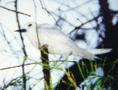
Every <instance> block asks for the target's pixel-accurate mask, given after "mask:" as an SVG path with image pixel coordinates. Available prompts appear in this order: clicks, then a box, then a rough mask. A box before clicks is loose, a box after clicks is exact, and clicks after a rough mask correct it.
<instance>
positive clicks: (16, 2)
mask: <svg viewBox="0 0 118 90" xmlns="http://www.w3.org/2000/svg"><path fill="white" fill-rule="evenodd" d="M15 9H16V20H17V24H18V28H19V30H20V29H21V27H20V21H19V14H18V12H17V11H18V1H17V0H15ZM19 34H20V38H21V42H22V50H23V53H24V60H23V64H22V74H23V75H22V76H23V90H26V75H25V67H24V64H25V61H26V59H27V53H26V50H25V44H24V39H23V35H22V32H19Z"/></svg>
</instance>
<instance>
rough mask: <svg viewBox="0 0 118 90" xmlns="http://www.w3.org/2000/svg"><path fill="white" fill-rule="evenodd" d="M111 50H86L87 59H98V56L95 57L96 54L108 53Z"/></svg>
mask: <svg viewBox="0 0 118 90" xmlns="http://www.w3.org/2000/svg"><path fill="white" fill-rule="evenodd" d="M111 50H112V49H92V50H88V52H90V54H89V59H91V60H94V59H99V57H97V56H96V55H99V54H105V53H109V52H110V51H111Z"/></svg>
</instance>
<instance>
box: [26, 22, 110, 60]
mask: <svg viewBox="0 0 118 90" xmlns="http://www.w3.org/2000/svg"><path fill="white" fill-rule="evenodd" d="M25 28H26V30H27V32H26V33H27V36H28V38H29V40H30V41H31V43H32V44H33V45H34V46H35V47H37V48H38V44H40V46H43V45H45V44H47V45H48V50H49V53H51V54H61V55H71V54H72V55H75V56H80V57H82V58H86V59H91V60H93V59H94V58H95V57H96V56H95V54H97V53H98V54H102V53H107V52H109V51H110V50H111V49H101V50H100V49H99V50H98V52H97V50H95V49H94V50H93V51H94V52H92V50H91V51H88V50H86V49H83V48H80V47H78V46H77V45H76V44H75V43H74V41H72V40H71V39H70V38H69V37H67V35H65V34H64V33H63V32H62V31H61V30H60V29H59V28H58V27H55V26H50V25H39V26H37V30H38V36H39V42H40V43H39V42H38V39H37V33H36V24H35V23H30V25H28V24H27V25H26V26H25Z"/></svg>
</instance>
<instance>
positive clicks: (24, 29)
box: [15, 22, 36, 33]
mask: <svg viewBox="0 0 118 90" xmlns="http://www.w3.org/2000/svg"><path fill="white" fill-rule="evenodd" d="M34 27H36V24H35V23H33V22H28V23H27V24H25V25H24V26H23V27H21V28H20V29H18V30H15V32H21V33H25V32H27V31H30V30H31V29H33V28H34Z"/></svg>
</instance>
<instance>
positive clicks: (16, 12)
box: [0, 5, 31, 17]
mask: <svg viewBox="0 0 118 90" xmlns="http://www.w3.org/2000/svg"><path fill="white" fill-rule="evenodd" d="M0 8H3V9H5V10H8V11H11V12H15V13H19V14H22V15H25V16H28V17H30V16H31V15H29V14H26V13H23V12H19V11H16V10H12V9H9V8H7V7H4V6H1V5H0Z"/></svg>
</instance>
